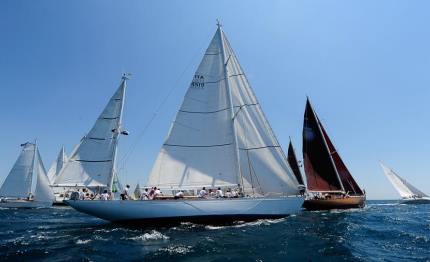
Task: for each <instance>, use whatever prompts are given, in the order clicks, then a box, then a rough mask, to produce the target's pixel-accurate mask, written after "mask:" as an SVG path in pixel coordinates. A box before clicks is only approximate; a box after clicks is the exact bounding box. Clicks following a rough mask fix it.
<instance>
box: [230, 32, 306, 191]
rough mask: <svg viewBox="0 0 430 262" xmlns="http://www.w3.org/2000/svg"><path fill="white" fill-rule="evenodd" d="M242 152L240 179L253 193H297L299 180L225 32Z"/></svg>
mask: <svg viewBox="0 0 430 262" xmlns="http://www.w3.org/2000/svg"><path fill="white" fill-rule="evenodd" d="M223 39H224V46H225V47H224V48H225V56H226V61H227V72H228V74H229V83H230V88H231V92H232V99H233V105H234V116H235V119H234V120H235V121H234V124H235V130H236V133H237V139H238V147H239V155H240V167H241V169H240V172H241V180H242V181H240V183H241V184H243V185H244V187H245V191H246V192H248V193H252V194H264V195H267V194H271V193H283V194H297V192H298V182H297V180H296V179H295V177H294V174H293V171H292V170H291V168H290V165H289V164H288V160H287V158H286V156H285V154H284V152H283V150H282V148H281V146H280V144H279V143H278V141H277V139H276V136H275V134H274V133H273V131H272V129H271V127H270V125H269V122H268V121H267V119H266V117H265V115H264V113H263V111H262V109H261V106H260V104H259V102H258V100H257V98H256V96H255V94H254V92H253V90H252V88H251V86H250V84H249V82H248V79H247V78H246V76H245V73H244V71H243V70H242V68H241V66H240V64H239V62H238V60H237V57H236V55H235V54H234V51H233V49H232V48H231V46H230V43H229V41H228V40H227V38H226V37H225V36H224V37H223Z"/></svg>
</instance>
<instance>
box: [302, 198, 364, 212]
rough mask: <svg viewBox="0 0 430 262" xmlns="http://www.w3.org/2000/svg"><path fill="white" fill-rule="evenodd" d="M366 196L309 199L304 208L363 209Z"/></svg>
mask: <svg viewBox="0 0 430 262" xmlns="http://www.w3.org/2000/svg"><path fill="white" fill-rule="evenodd" d="M365 200H366V197H365V196H351V197H348V198H335V199H307V200H305V202H304V203H303V207H304V208H306V209H307V210H329V209H348V208H363V207H364V206H365Z"/></svg>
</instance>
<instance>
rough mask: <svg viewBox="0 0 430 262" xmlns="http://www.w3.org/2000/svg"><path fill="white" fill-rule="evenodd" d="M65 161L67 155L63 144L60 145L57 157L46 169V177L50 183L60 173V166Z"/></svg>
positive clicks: (61, 166)
mask: <svg viewBox="0 0 430 262" xmlns="http://www.w3.org/2000/svg"><path fill="white" fill-rule="evenodd" d="M66 162H67V155H66V152H65V151H64V146H63V147H61V149H60V152H59V153H58V156H57V159H55V161H54V162H53V163H52V165H51V167H50V168H49V170H48V178H49V182H50V183H51V184H53V183H54V181H55V178H56V177H57V176H58V174H59V173H60V170H61V168H63V166H64V164H65V163H66Z"/></svg>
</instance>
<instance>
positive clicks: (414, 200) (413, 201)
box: [400, 197, 430, 204]
mask: <svg viewBox="0 0 430 262" xmlns="http://www.w3.org/2000/svg"><path fill="white" fill-rule="evenodd" d="M400 204H430V198H428V197H423V198H408V199H402V200H400Z"/></svg>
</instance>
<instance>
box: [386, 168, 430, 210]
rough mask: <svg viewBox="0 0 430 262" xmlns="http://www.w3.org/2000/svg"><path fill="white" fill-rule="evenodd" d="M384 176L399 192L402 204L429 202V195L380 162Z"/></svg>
mask: <svg viewBox="0 0 430 262" xmlns="http://www.w3.org/2000/svg"><path fill="white" fill-rule="evenodd" d="M380 164H381V166H382V169H383V170H384V174H385V176H386V177H387V178H388V180H390V182H391V184H392V185H393V186H394V188H395V189H396V190H397V192H399V194H400V196H401V197H402V200H401V201H400V203H402V204H430V197H429V196H428V195H426V194H424V193H423V192H421V191H420V190H418V189H417V188H416V187H414V186H413V185H411V184H410V183H409V182H407V181H406V180H405V179H404V178H402V177H400V176H399V175H397V174H396V173H395V172H394V171H393V170H392V169H391V168H389V167H387V166H386V165H384V164H383V163H382V162H380Z"/></svg>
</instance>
